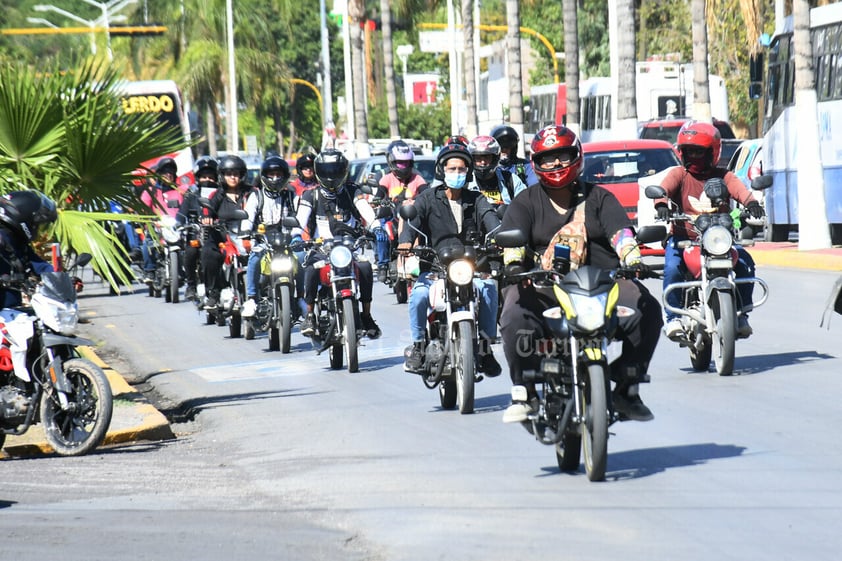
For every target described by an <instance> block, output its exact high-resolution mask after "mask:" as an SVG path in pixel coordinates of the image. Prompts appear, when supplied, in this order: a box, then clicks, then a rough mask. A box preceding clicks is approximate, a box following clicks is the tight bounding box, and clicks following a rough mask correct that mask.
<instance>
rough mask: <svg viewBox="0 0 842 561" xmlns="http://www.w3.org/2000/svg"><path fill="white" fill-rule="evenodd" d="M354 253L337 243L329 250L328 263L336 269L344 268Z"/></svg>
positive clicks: (349, 262)
mask: <svg viewBox="0 0 842 561" xmlns="http://www.w3.org/2000/svg"><path fill="white" fill-rule="evenodd" d="M353 259H354V255H353V254H352V253H351V250H350V249H348V248H347V247H345V246H344V245H338V246H336V247H334V248H333V249H331V250H330V264H331V266H332V267H335V268H337V269H344V268H345V267H347V266H348V265H350V264H351V261H353Z"/></svg>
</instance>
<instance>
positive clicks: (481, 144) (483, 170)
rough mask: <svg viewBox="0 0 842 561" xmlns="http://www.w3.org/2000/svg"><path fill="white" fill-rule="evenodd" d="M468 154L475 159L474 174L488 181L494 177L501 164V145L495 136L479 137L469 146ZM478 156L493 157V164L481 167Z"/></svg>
mask: <svg viewBox="0 0 842 561" xmlns="http://www.w3.org/2000/svg"><path fill="white" fill-rule="evenodd" d="M468 152H470V153H471V156H473V157H474V173H475V174H476V176H477V177H478V178H479V179H488V178H490V177H491V176H493V175H494V170H496V169H497V164H498V163H500V144H499V143H498V142H497V140H496V139H495V138H494V137H493V136H477V137H476V138H474V139H473V140H472V141H471V142H470V143H469V144H468ZM477 156H491V162H490V163H489V164H488V165H485V166H479V165H477V162H476V157H477Z"/></svg>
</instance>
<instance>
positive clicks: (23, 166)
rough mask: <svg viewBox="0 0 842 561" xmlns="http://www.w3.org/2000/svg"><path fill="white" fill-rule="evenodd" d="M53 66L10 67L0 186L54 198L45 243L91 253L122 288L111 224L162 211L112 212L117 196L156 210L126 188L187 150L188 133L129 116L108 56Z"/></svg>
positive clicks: (121, 260) (122, 266) (3, 71)
mask: <svg viewBox="0 0 842 561" xmlns="http://www.w3.org/2000/svg"><path fill="white" fill-rule="evenodd" d="M53 66H54V70H53V71H52V72H49V73H43V72H34V71H33V70H32V68H29V67H27V66H26V65H24V64H22V63H8V64H3V65H0V192H8V191H13V190H18V189H25V188H33V189H37V190H39V191H42V192H43V193H44V194H46V195H47V196H49V197H50V198H52V199H53V200H54V201H55V202H56V204H57V206H58V208H59V217H58V220H57V221H56V223H55V225H54V226H53V228H52V229H51V231H50V232H48V233H47V236H48V237H47V238H45V239H44V240H42V241H48V240H49V239H52V237H53V236H55V239H56V240H57V241H58V242H59V243H60V244H61V246H62V248H63V251H64V252H65V253H66V252H75V253H81V252H88V253H91V254H92V255H93V257H94V267H95V269H96V270H97V271H99V272H100V273H101V274H103V275H104V276H105V277H106V279H107V280H108V281H109V282H111V284H112V286H114V287H115V288H116V285H117V283H118V282H122V283H124V284H129V283H130V282H131V279H129V278H127V276H126V274H125V273H124V271H125V270H127V269H128V263H127V259H126V253H125V250H124V249H123V248H122V246H120V245H119V244H118V242H117V240H116V239H115V238H114V237H113V236H112V235H111V234H110V233H109V230H107V229H106V228H105V227H104V225H103V223H104V222H105V221H112V220H121V219H129V220H132V221H135V222H138V221H148V220H153V219H155V217H154V216H147V217H143V216H140V215H131V216H124V215H117V214H112V213H109V212H107V211H108V210H109V208H110V203H111V202H112V201H113V202H117V203H119V204H122V205H123V206H124V207H125V208H134V209H137V210H138V212H147V213H149V212H150V211H149V210H148V209H146V207H145V206H144V205H142V204H141V203H140V201H139V200H138V199H137V197H136V196H135V195H134V193H133V192H132V190H131V189H127V188H126V186H127V185H129V184H130V182H131V181H132V179H133V175H132V172H133V171H135V170H136V169H137V168H138V167H139V166H140V163H141V162H144V161H146V160H150V159H153V158H155V157H157V156H160V155H161V154H164V153H168V152H174V151H176V150H180V149H182V148H184V147H185V145H186V144H185V141H184V138H183V137H182V136H181V132H180V131H176V130H173V129H168V128H166V127H165V126H164V125H160V124H157V122H156V121H155V118H154V117H153V116H152V115H150V114H140V113H138V114H134V115H125V114H123V113H122V107H121V104H120V101H119V96H118V94H117V92H116V89H115V88H116V86H117V85H118V84H119V81H118V76H117V74H116V72H115V70H114V69H113V68H111V67H106V66H105V65H104V64H102V63H101V61H97V60H95V59H88V60H86V61H84V62H82V63H77V64H74V65H73V66H72V68H74V70H69V71H64V70H63V69H62V68H60V67H59V66H58V65H55V64H54V65H53ZM42 67H43V64H42Z"/></svg>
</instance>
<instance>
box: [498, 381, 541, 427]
mask: <svg viewBox="0 0 842 561" xmlns="http://www.w3.org/2000/svg"><path fill="white" fill-rule="evenodd" d="M537 410H538V404H537V400H536V399H535V398H533V399H529V393H528V391H527V389H526V386H512V404H511V405H509V406H508V407H507V408H506V410H505V411H504V412H503V422H504V423H523V422H524V421H527V420H528V419H529V415H530V414H531V413H534V412H535V411H537Z"/></svg>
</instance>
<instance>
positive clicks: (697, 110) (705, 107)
mask: <svg viewBox="0 0 842 561" xmlns="http://www.w3.org/2000/svg"><path fill="white" fill-rule="evenodd" d="M705 2H706V0H691V2H690V17H691V22H692V26H693V118H694V119H695V120H697V121H707V122H711V114H710V84H709V79H708V74H709V72H708V24H707V19H706V18H705Z"/></svg>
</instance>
